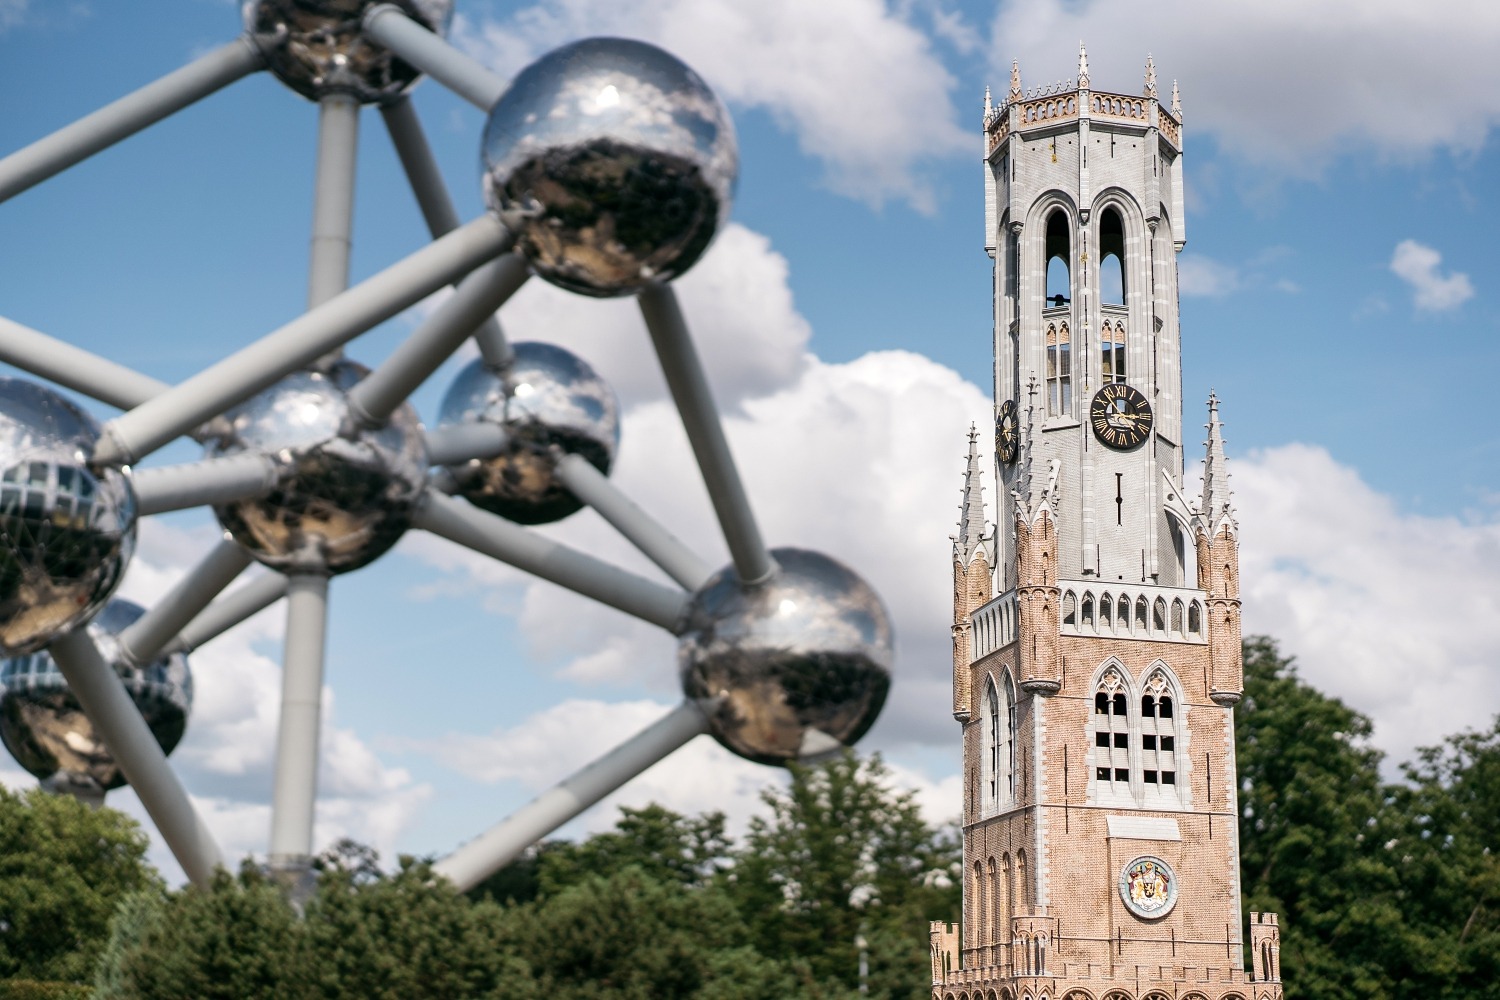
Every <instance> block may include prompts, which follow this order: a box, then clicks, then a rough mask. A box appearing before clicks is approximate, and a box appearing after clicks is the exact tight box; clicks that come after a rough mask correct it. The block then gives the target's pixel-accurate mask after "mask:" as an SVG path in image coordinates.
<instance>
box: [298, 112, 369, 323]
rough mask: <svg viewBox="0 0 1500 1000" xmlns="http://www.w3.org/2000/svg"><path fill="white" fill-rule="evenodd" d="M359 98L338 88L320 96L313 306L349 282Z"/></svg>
mask: <svg viewBox="0 0 1500 1000" xmlns="http://www.w3.org/2000/svg"><path fill="white" fill-rule="evenodd" d="M358 153H359V102H358V101H356V100H355V99H354V95H352V94H344V93H332V94H328V95H327V96H325V97H324V98H323V99H322V100H320V101H319V102H318V165H317V170H316V171H315V174H314V178H313V221H312V241H311V243H310V245H309V247H308V255H307V308H309V309H316V308H317V307H318V306H320V305H322V304H323V303H325V302H327V301H328V300H329V299H331V298H333V297H334V296H336V295H338V294H339V293H340V292H342V291H343V290H344V289H346V288H348V287H349V254H350V252H351V250H352V249H353V246H354V171H355V166H356V157H357V155H358Z"/></svg>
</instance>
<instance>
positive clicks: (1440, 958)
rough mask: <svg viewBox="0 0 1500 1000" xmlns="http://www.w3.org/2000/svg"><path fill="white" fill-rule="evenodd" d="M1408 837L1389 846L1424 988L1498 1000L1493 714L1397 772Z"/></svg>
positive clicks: (1498, 835)
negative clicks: (1420, 936)
mask: <svg viewBox="0 0 1500 1000" xmlns="http://www.w3.org/2000/svg"><path fill="white" fill-rule="evenodd" d="M1404 771H1405V774H1406V778H1407V780H1408V782H1409V783H1410V788H1409V789H1406V790H1403V793H1402V794H1401V796H1400V798H1399V801H1400V803H1401V805H1402V813H1403V817H1404V819H1405V822H1406V835H1405V836H1404V837H1402V838H1400V839H1397V840H1394V841H1393V842H1392V847H1393V853H1394V854H1395V855H1397V856H1398V859H1399V870H1400V872H1401V875H1402V882H1403V893H1402V898H1403V901H1404V902H1406V903H1407V904H1408V910H1409V912H1410V913H1411V916H1412V918H1413V919H1414V920H1415V921H1417V922H1418V923H1419V924H1420V926H1421V929H1422V930H1423V931H1424V932H1425V939H1426V941H1425V943H1426V952H1427V955H1426V961H1425V963H1424V964H1423V967H1422V968H1421V969H1420V970H1418V972H1419V974H1423V973H1425V975H1421V978H1420V979H1417V978H1416V977H1415V976H1414V977H1413V978H1414V980H1415V981H1416V982H1417V983H1420V985H1421V988H1422V991H1423V992H1424V993H1426V994H1427V995H1429V996H1433V997H1453V998H1458V997H1465V998H1469V997H1473V998H1500V717H1497V718H1496V719H1495V721H1494V723H1493V724H1492V725H1491V727H1490V729H1489V730H1487V731H1483V732H1466V733H1459V734H1458V735H1456V736H1451V737H1449V738H1448V739H1447V740H1445V741H1444V742H1443V743H1442V744H1440V745H1438V746H1434V747H1425V748H1423V749H1422V750H1420V751H1418V757H1417V760H1416V761H1415V762H1413V763H1411V764H1408V765H1406V767H1405V768H1404Z"/></svg>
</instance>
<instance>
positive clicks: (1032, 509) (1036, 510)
mask: <svg viewBox="0 0 1500 1000" xmlns="http://www.w3.org/2000/svg"><path fill="white" fill-rule="evenodd" d="M1040 391H1041V390H1040V386H1039V384H1038V383H1037V378H1036V375H1034V374H1033V375H1032V376H1031V377H1030V378H1029V379H1027V382H1026V412H1025V413H1024V414H1023V415H1022V417H1021V421H1020V423H1021V428H1020V430H1021V441H1020V447H1019V449H1018V452H1019V454H1018V455H1017V457H1016V485H1015V488H1014V489H1013V490H1011V493H1010V495H1011V497H1012V499H1014V500H1015V504H1016V514H1017V515H1018V516H1019V517H1020V518H1021V519H1022V520H1024V521H1026V523H1027V524H1030V523H1031V522H1033V521H1035V520H1036V519H1037V516H1038V515H1040V514H1041V512H1042V510H1043V509H1044V508H1045V509H1047V510H1050V511H1051V513H1052V517H1053V519H1054V520H1055V519H1056V518H1057V508H1056V503H1057V476H1058V472H1059V471H1060V469H1061V466H1059V464H1058V462H1057V460H1056V459H1052V460H1051V461H1049V462H1048V464H1047V468H1046V469H1045V470H1042V469H1038V468H1036V466H1035V462H1034V458H1033V454H1034V453H1033V449H1032V445H1033V444H1034V442H1035V441H1036V426H1037V418H1036V397H1037V394H1038V393H1039V392H1040ZM1043 476H1045V477H1046V480H1045V482H1044V481H1043V480H1042V477H1043Z"/></svg>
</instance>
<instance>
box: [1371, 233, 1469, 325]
mask: <svg viewBox="0 0 1500 1000" xmlns="http://www.w3.org/2000/svg"><path fill="white" fill-rule="evenodd" d="M1442 263H1443V255H1442V254H1440V253H1438V252H1437V251H1436V250H1434V249H1433V248H1432V247H1430V246H1426V245H1425V244H1422V243H1418V242H1417V241H1416V240H1402V241H1401V242H1400V243H1397V244H1396V251H1395V253H1393V254H1391V271H1392V273H1394V274H1395V275H1396V277H1398V278H1400V279H1401V280H1402V281H1404V282H1406V283H1407V284H1408V285H1410V286H1411V291H1412V300H1413V301H1414V302H1415V304H1416V307H1417V308H1418V309H1425V310H1429V311H1431V312H1442V311H1444V310H1448V309H1456V308H1457V307H1459V306H1461V305H1463V304H1464V303H1465V302H1467V301H1468V300H1469V299H1471V298H1473V297H1474V286H1473V285H1472V284H1470V283H1469V276H1468V275H1467V274H1464V273H1462V272H1459V271H1454V272H1452V273H1450V274H1446V275H1445V274H1441V273H1439V271H1438V267H1439V266H1440V265H1441V264H1442Z"/></svg>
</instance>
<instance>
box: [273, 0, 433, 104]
mask: <svg viewBox="0 0 1500 1000" xmlns="http://www.w3.org/2000/svg"><path fill="white" fill-rule="evenodd" d="M378 3H393V4H394V5H395V6H397V7H399V8H401V11H402V12H403V13H404V14H406V15H407V16H408V17H410V18H411V19H412V20H414V21H417V22H418V23H420V24H422V25H423V26H424V27H426V28H429V29H431V30H432V31H434V32H436V33H437V34H440V35H441V34H444V33H445V32H446V31H447V30H448V22H449V21H450V20H451V19H452V16H453V3H452V0H248V2H247V3H245V5H244V17H245V30H247V31H249V32H250V33H251V35H252V36H255V37H256V38H257V41H259V42H260V48H261V51H262V53H263V54H264V55H265V57H266V62H267V65H268V66H269V67H270V70H271V72H272V73H274V74H275V75H276V78H277V79H278V80H280V81H281V82H282V83H284V84H286V85H287V86H288V87H290V88H292V89H293V90H295V91H296V92H297V93H299V94H301V95H302V96H303V97H306V98H308V99H309V100H313V101H316V100H320V99H321V98H323V97H326V96H327V95H329V94H334V93H344V94H350V95H352V96H353V97H354V98H355V99H356V100H357V101H359V102H360V103H361V104H378V103H384V102H386V101H390V100H393V99H395V98H397V97H399V96H401V94H403V93H405V92H406V91H407V90H408V89H409V88H410V87H411V86H412V84H414V83H415V82H416V81H417V78H418V77H419V76H420V75H421V74H420V73H418V71H417V70H416V68H415V67H413V66H410V65H408V64H407V63H405V62H403V61H402V60H400V59H397V58H396V57H395V56H393V55H391V53H390V52H389V51H387V50H386V49H385V48H383V47H382V46H379V45H376V44H375V43H374V42H371V41H370V40H369V39H367V38H365V37H364V35H363V34H362V32H361V23H362V19H363V17H364V14H365V11H367V10H368V9H370V8H371V7H374V6H376V5H377V4H378Z"/></svg>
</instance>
